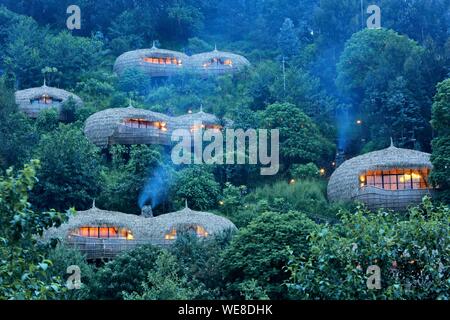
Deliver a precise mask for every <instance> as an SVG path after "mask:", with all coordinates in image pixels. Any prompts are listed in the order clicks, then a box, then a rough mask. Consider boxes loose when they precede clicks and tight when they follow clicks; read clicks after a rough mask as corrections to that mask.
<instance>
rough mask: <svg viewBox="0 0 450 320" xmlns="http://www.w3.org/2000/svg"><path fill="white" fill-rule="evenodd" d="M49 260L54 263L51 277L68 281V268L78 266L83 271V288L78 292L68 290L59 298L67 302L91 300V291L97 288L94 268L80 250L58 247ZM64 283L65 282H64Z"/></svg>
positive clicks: (51, 253)
mask: <svg viewBox="0 0 450 320" xmlns="http://www.w3.org/2000/svg"><path fill="white" fill-rule="evenodd" d="M49 259H50V260H51V261H52V262H53V266H52V268H51V269H50V275H51V276H53V277H59V278H60V279H62V280H67V278H68V277H69V274H67V267H69V266H71V265H76V266H78V267H79V268H80V271H81V288H80V289H77V290H66V291H64V292H63V295H62V296H61V297H59V298H60V299H65V300H86V299H90V298H91V290H92V288H94V287H96V282H95V270H94V267H93V266H92V265H90V264H88V263H87V261H86V257H85V256H84V255H83V254H82V253H80V252H79V251H78V250H75V249H72V248H69V247H66V246H63V245H58V246H57V247H56V248H55V249H53V250H51V251H50V253H49ZM63 282H64V281H63Z"/></svg>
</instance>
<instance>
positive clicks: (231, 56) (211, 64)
mask: <svg viewBox="0 0 450 320" xmlns="http://www.w3.org/2000/svg"><path fill="white" fill-rule="evenodd" d="M249 65H250V62H249V61H248V60H247V59H246V58H245V57H243V56H241V55H238V54H235V53H231V52H225V51H219V50H217V48H215V49H214V50H213V51H210V52H205V53H199V54H194V55H192V56H191V57H190V58H189V61H188V66H189V68H190V71H191V72H193V73H196V74H200V75H221V74H226V73H236V72H239V71H241V70H242V69H244V68H245V67H246V66H249Z"/></svg>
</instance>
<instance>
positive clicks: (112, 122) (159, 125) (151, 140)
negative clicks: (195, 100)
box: [84, 105, 232, 148]
mask: <svg viewBox="0 0 450 320" xmlns="http://www.w3.org/2000/svg"><path fill="white" fill-rule="evenodd" d="M224 122H225V125H226V126H228V125H230V124H232V122H231V121H230V120H224ZM222 127H223V125H222V121H221V120H220V119H219V118H217V117H216V116H215V115H213V114H210V113H206V112H203V110H202V109H200V112H197V113H188V114H186V115H182V116H178V117H170V116H167V115H165V114H162V113H158V112H153V111H150V110H145V109H139V108H134V107H132V106H131V105H130V106H129V107H127V108H111V109H106V110H103V111H100V112H97V113H95V114H93V115H91V116H90V117H89V118H88V119H87V120H86V123H85V127H84V133H85V135H86V137H87V138H88V139H89V141H91V142H92V143H94V144H95V145H97V146H99V147H102V148H104V147H107V146H109V145H113V144H122V145H132V144H160V145H170V144H171V143H172V142H171V134H172V132H173V130H175V129H187V130H189V132H191V133H193V132H194V131H196V130H200V129H216V130H221V129H222Z"/></svg>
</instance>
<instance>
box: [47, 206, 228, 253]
mask: <svg viewBox="0 0 450 320" xmlns="http://www.w3.org/2000/svg"><path fill="white" fill-rule="evenodd" d="M184 225H195V226H197V225H198V226H202V227H203V228H205V230H206V231H207V232H208V234H209V235H215V234H219V233H220V232H222V231H226V230H236V226H235V225H234V224H233V223H232V222H231V221H230V220H228V219H226V218H224V217H221V216H218V215H215V214H212V213H208V212H199V211H194V210H191V209H189V208H188V207H186V208H184V209H183V210H180V211H177V212H172V213H167V214H163V215H160V216H157V217H154V218H145V217H143V216H137V215H133V214H126V213H122V212H115V211H106V210H101V209H98V208H96V207H95V205H94V206H93V207H92V208H91V209H89V210H86V211H78V212H77V213H76V215H74V216H72V217H70V219H69V221H68V222H66V223H64V224H62V225H61V226H60V227H58V228H50V229H48V230H47V231H46V232H45V233H44V236H43V238H44V239H45V240H50V239H52V238H56V239H60V240H62V241H67V239H68V236H69V235H70V233H71V231H72V230H76V229H77V228H80V227H86V226H92V227H96V226H110V227H119V228H126V229H128V230H130V231H131V233H132V234H133V236H134V240H130V241H136V242H137V243H139V244H144V243H149V244H156V245H158V244H167V243H166V242H165V235H166V234H167V233H169V232H170V231H171V230H172V228H175V229H177V227H179V226H184Z"/></svg>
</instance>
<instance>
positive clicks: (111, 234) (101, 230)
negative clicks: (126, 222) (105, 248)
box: [71, 226, 134, 240]
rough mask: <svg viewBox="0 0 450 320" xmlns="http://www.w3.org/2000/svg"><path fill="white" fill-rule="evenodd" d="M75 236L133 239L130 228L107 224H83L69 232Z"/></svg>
mask: <svg viewBox="0 0 450 320" xmlns="http://www.w3.org/2000/svg"><path fill="white" fill-rule="evenodd" d="M71 234H72V235H75V236H80V237H85V238H102V239H107V238H119V239H127V240H133V239H134V236H133V234H132V233H131V231H130V230H128V229H125V228H119V227H107V226H100V227H99V226H85V227H79V228H78V229H75V230H73V232H72V233H71Z"/></svg>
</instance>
